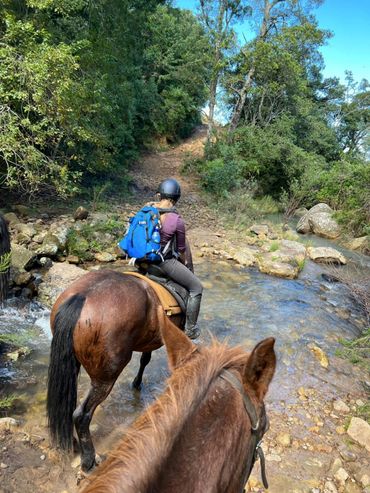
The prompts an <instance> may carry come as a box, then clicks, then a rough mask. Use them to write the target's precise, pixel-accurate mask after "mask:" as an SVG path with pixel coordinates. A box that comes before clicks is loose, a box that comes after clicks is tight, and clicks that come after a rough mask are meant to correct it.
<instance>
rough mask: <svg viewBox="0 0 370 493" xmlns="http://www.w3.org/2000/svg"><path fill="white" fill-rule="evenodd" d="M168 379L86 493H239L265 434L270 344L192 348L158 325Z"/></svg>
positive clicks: (171, 327) (179, 335) (167, 324)
mask: <svg viewBox="0 0 370 493" xmlns="http://www.w3.org/2000/svg"><path fill="white" fill-rule="evenodd" d="M162 335H163V340H164V342H165V345H166V349H167V353H168V359H169V366H170V369H171V370H172V376H171V377H170V378H169V380H168V385H167V388H166V390H165V391H164V393H163V394H162V395H161V396H160V397H159V398H158V399H157V400H156V401H155V402H154V403H153V404H152V405H151V406H150V407H149V408H148V409H147V411H146V412H144V413H143V414H142V415H141V416H140V417H139V418H138V419H137V420H136V421H135V423H134V424H133V425H132V426H131V427H130V428H129V429H128V431H127V433H126V434H125V436H124V437H123V439H122V441H121V442H120V443H119V444H118V446H117V448H116V449H115V450H113V451H112V452H111V453H110V456H109V457H108V459H107V460H106V462H104V463H103V464H102V465H100V466H99V467H98V468H97V470H96V471H95V472H94V473H93V474H92V475H91V476H90V477H89V479H88V480H87V481H88V485H87V486H86V487H85V488H84V489H83V493H103V492H104V493H113V492H114V493H138V492H140V493H157V492H158V493H159V492H160V493H173V492H176V493H210V492H212V493H239V492H242V491H243V489H244V485H245V483H246V480H247V478H248V477H249V474H250V472H251V469H252V467H253V463H254V458H255V450H256V448H257V446H258V444H257V443H256V441H257V440H260V439H261V437H262V435H263V433H264V431H265V429H266V419H267V418H266V415H265V411H264V404H263V398H264V396H265V394H266V392H267V389H268V386H269V384H270V381H271V379H272V377H273V374H274V371H275V365H276V358H275V352H274V349H273V347H274V342H275V341H274V339H273V338H269V339H265V340H263V341H262V342H260V343H259V344H257V346H256V347H255V348H254V349H253V351H252V352H251V353H250V354H247V353H245V352H244V351H243V350H242V349H241V348H240V347H234V348H231V347H228V346H226V345H224V344H220V343H218V342H216V341H215V342H214V343H213V345H212V346H211V347H197V346H195V345H194V344H193V343H192V342H191V341H190V340H189V339H188V338H187V337H186V336H184V334H183V333H182V332H181V331H180V330H178V329H177V328H176V327H175V326H174V325H173V324H171V322H169V321H167V320H163V325H162Z"/></svg>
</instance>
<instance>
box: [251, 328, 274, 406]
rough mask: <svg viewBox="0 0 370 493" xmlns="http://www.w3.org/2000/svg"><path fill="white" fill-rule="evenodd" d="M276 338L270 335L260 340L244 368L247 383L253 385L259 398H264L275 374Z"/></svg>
mask: <svg viewBox="0 0 370 493" xmlns="http://www.w3.org/2000/svg"><path fill="white" fill-rule="evenodd" d="M274 344H275V339H274V338H273V337H269V338H268V339H264V340H263V341H261V342H259V343H258V344H257V346H256V347H255V348H254V349H253V351H252V352H251V354H250V356H249V358H248V361H247V364H246V366H245V370H244V381H245V383H247V384H249V385H251V386H252V388H253V389H254V390H255V392H256V394H257V396H258V398H259V399H263V397H264V396H265V394H266V392H267V389H268V386H269V385H270V382H271V380H272V377H273V376H274V372H275V367H276V356H275V351H274Z"/></svg>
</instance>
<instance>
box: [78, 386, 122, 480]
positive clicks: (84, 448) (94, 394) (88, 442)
mask: <svg viewBox="0 0 370 493" xmlns="http://www.w3.org/2000/svg"><path fill="white" fill-rule="evenodd" d="M114 382H115V380H113V382H109V383H101V382H96V381H91V387H90V390H89V391H88V393H87V395H86V397H85V398H84V400H83V401H82V403H81V404H80V405H79V406H78V407H77V408H76V410H75V412H74V413H73V422H74V425H75V427H76V431H77V435H78V440H79V443H80V449H81V468H82V470H83V471H84V472H87V471H89V470H90V469H92V468H93V467H94V466H95V448H94V445H93V442H92V439H91V435H90V423H91V419H92V417H93V414H94V411H95V409H96V407H97V406H98V405H99V404H100V403H101V402H103V401H104V399H106V397H107V396H108V394H109V392H110V391H111V390H112V387H113V385H114Z"/></svg>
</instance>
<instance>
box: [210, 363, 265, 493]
mask: <svg viewBox="0 0 370 493" xmlns="http://www.w3.org/2000/svg"><path fill="white" fill-rule="evenodd" d="M220 377H221V378H222V379H223V380H226V382H228V383H229V384H230V385H231V386H232V387H234V388H235V389H236V390H238V391H239V392H240V393H241V395H242V397H243V403H244V408H245V410H246V412H247V414H248V417H249V420H250V422H251V429H252V435H251V444H250V451H249V452H250V453H249V454H248V461H247V468H246V475H245V478H244V481H243V489H242V492H244V491H245V489H244V485H245V483H246V482H247V480H248V478H249V476H250V474H251V472H252V469H253V466H254V463H255V462H256V460H257V459H258V458H259V459H260V462H261V477H262V482H263V486H264V487H265V488H266V489H267V488H268V483H267V477H266V469H265V456H264V454H263V450H262V447H261V443H262V437H263V435H264V434H265V432H266V431H267V429H268V426H269V425H268V418H267V416H266V410H265V406H264V404H262V410H261V414H260V416H257V412H256V408H255V407H254V405H253V403H252V401H251V399H250V397H249V395H248V394H247V393H246V392H245V389H244V387H243V384H242V383H241V381H240V380H239V378H238V377H237V376H236V375H235V374H234V373H232V372H231V371H229V370H223V372H222V373H221V374H220ZM263 421H265V423H264V424H263Z"/></svg>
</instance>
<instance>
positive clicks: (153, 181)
mask: <svg viewBox="0 0 370 493" xmlns="http://www.w3.org/2000/svg"><path fill="white" fill-rule="evenodd" d="M206 133H207V131H206V128H205V127H199V128H198V129H197V130H196V131H195V132H194V134H193V135H192V136H191V137H189V138H188V139H186V140H185V141H183V142H182V143H181V144H179V145H176V146H173V147H171V148H169V149H166V150H164V151H161V152H151V153H148V154H146V155H144V156H142V158H141V159H140V161H139V162H138V163H137V165H135V168H134V169H133V170H132V172H131V173H130V174H131V176H132V179H133V186H132V191H133V200H132V202H131V205H135V206H136V207H140V206H141V205H142V204H143V203H145V202H148V201H151V200H153V198H154V195H155V192H156V189H157V187H158V185H159V183H160V182H161V181H162V180H164V179H166V178H175V179H176V180H178V181H179V183H180V184H181V189H182V194H181V199H180V201H179V202H178V204H177V208H178V210H179V212H180V213H181V215H182V217H183V218H184V220H185V223H186V228H187V234H188V237H189V239H190V242H191V243H192V244H193V241H192V240H196V244H197V245H201V244H202V243H209V242H211V243H212V244H213V245H214V246H216V247H217V246H218V245H219V244H221V243H222V240H221V239H222V238H224V237H225V231H224V230H223V227H222V225H221V224H220V221H219V220H218V218H217V215H216V214H215V212H214V211H213V210H212V209H211V208H210V207H208V205H207V201H206V199H205V198H204V192H203V193H202V192H201V189H200V184H199V179H198V178H197V177H196V176H194V175H189V174H183V173H182V169H183V166H184V161H185V160H186V158H187V157H190V156H191V157H192V158H196V157H200V156H202V155H203V149H204V143H205V140H206Z"/></svg>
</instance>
